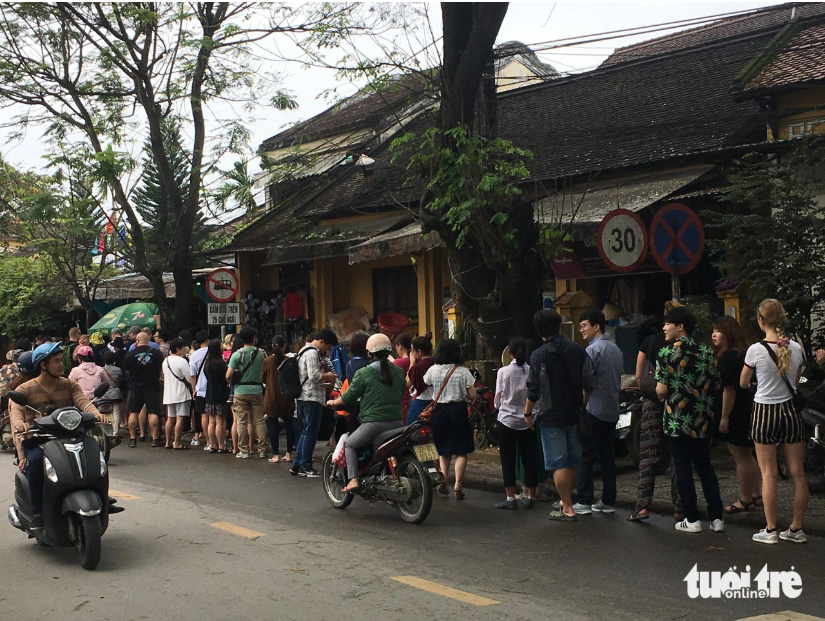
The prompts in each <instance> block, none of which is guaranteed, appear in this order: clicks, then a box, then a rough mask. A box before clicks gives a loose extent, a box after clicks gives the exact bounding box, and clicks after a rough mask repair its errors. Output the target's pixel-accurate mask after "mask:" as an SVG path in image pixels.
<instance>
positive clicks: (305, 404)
mask: <svg viewBox="0 0 825 621" xmlns="http://www.w3.org/2000/svg"><path fill="white" fill-rule="evenodd" d="M323 411H324V405H323V404H322V403H318V402H317V401H298V418H300V419H301V420H302V422H303V424H304V430H303V432H301V437H300V438H298V445H297V446H296V447H295V462H294V465H293V466H292V467H293V468H294V469H296V470H300V469H301V468H303V469H304V470H310V469H311V468H312V452H313V451H314V450H315V442H316V440H317V439H318V431H319V430H320V429H321V414H322V413H323Z"/></svg>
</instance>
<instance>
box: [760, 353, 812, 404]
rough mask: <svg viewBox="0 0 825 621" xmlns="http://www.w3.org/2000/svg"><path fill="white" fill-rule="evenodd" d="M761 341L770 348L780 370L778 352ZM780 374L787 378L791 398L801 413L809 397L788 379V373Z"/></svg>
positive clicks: (786, 382)
mask: <svg viewBox="0 0 825 621" xmlns="http://www.w3.org/2000/svg"><path fill="white" fill-rule="evenodd" d="M759 343H760V344H761V345H762V346H763V347H764V348H765V349H767V350H768V353H769V354H770V356H771V360H773V363H774V364H775V365H776V370H777V371H779V359H778V358H777V357H776V352H775V351H774V350H773V349H772V348H771V346H770V345H768V344H767V343H766V342H765V341H759ZM780 375H781V376H782V379H783V380H785V386H787V387H788V390H790V391H791V399H792V401H793V407H794V409H795V410H796V411H797V413H801V412H802V409H803V408H804V407H805V403H806V402H807V401H808V398H807V397H806V396H805V395H803V394H802V393H801V392H799V391H798V390H797V389H796V388H794V387H793V386H792V385H791V383H790V382H789V381H788V376H787V375H785V374H784V373H780Z"/></svg>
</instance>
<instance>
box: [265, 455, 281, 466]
mask: <svg viewBox="0 0 825 621" xmlns="http://www.w3.org/2000/svg"><path fill="white" fill-rule="evenodd" d="M267 461H268V462H269V463H270V464H280V463H281V458H280V457H278V456H277V455H275V457H270V458H269V459H267Z"/></svg>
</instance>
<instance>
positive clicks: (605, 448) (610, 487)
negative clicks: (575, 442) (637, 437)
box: [576, 414, 616, 507]
mask: <svg viewBox="0 0 825 621" xmlns="http://www.w3.org/2000/svg"><path fill="white" fill-rule="evenodd" d="M588 416H589V417H590V429H591V433H590V436H589V437H587V438H582V439H581V441H582V465H581V466H579V472H578V474H577V475H576V476H577V478H576V491H577V492H578V497H577V498H578V502H580V503H581V504H583V505H592V504H593V466H594V465H595V464H596V463H597V462H598V463H599V465H600V466H601V472H602V502H603V503H604V504H606V505H609V506H611V507H612V506H614V505H615V504H616V450H615V445H616V423H607V422H605V421H603V420H601V419H600V418H596V417H595V416H593V415H592V414H588Z"/></svg>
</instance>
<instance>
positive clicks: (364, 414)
mask: <svg viewBox="0 0 825 621" xmlns="http://www.w3.org/2000/svg"><path fill="white" fill-rule="evenodd" d="M367 352H368V353H369V356H370V364H368V365H367V366H365V367H364V368H362V369H360V370H359V371H358V372H357V373H356V374H355V377H353V378H352V383H351V384H350V386H349V388H348V389H347V391H346V392H345V393H344V394H343V395H341V396H340V397H338V398H337V399H331V400H329V401H327V407H331V408H333V409H340V407H341V406H342V405H344V404H348V405H349V404H352V403H355V402H357V401H358V399H359V398H360V399H361V402H360V406H361V407H360V411H359V413H358V419H359V420H360V421H361V424H360V425H359V427H358V429H356V430H355V431H354V432H353V433H352V434H351V435H350V436H349V437H348V438H347V440H346V444H345V446H344V451H345V455H346V460H347V477H348V478H349V482H348V483H347V486H346V487H345V488H344V491H346V492H351V491H355V490H357V489H358V487H359V485H358V451H359V450H360V449H362V448H364V447H365V446H368V445H369V443H370V442H372V440H373V438H375V437H376V436H378V434H380V433H383V432H385V431H387V430H389V429H396V428H398V427H402V426H403V425H404V420H403V413H402V406H401V399H402V397H403V396H404V392H405V391H406V390H407V383H406V378H405V377H404V371H403V370H402V369H401V367H398V366H396V365H394V364H392V363H391V362H390V361H389V359H388V358H389V356H390V353H391V352H392V342H391V341H390V339H389V337H388V336H386V335H384V334H373V335H372V336H371V337H370V338H369V339H368V340H367Z"/></svg>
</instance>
